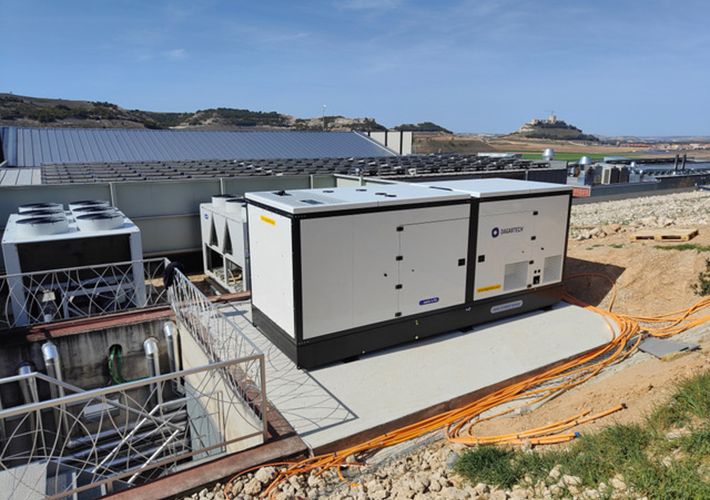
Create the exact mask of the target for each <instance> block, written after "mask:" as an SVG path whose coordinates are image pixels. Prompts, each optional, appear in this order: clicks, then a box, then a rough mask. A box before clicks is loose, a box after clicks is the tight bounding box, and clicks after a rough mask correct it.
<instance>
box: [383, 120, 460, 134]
mask: <svg viewBox="0 0 710 500" xmlns="http://www.w3.org/2000/svg"><path fill="white" fill-rule="evenodd" d="M394 129H395V130H398V131H400V132H409V131H411V132H444V133H446V134H453V132H451V130H447V129H445V128H444V127H442V126H440V125H437V124H436V123H432V122H422V123H418V124H416V125H414V124H412V123H405V124H402V125H397V126H396V127H394Z"/></svg>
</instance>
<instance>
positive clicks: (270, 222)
mask: <svg viewBox="0 0 710 500" xmlns="http://www.w3.org/2000/svg"><path fill="white" fill-rule="evenodd" d="M261 220H263V221H264V222H266V223H267V224H271V225H272V226H275V225H276V221H275V220H274V219H269V218H268V217H267V216H265V215H262V216H261Z"/></svg>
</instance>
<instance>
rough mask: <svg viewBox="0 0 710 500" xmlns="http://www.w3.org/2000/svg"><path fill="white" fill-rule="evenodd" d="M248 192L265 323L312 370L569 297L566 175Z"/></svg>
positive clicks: (259, 322) (259, 311)
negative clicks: (564, 282) (562, 182)
mask: <svg viewBox="0 0 710 500" xmlns="http://www.w3.org/2000/svg"><path fill="white" fill-rule="evenodd" d="M477 183H483V184H477ZM510 183H513V184H510ZM479 188H480V189H479ZM477 189H479V190H478V191H477ZM246 199H247V202H248V220H249V224H248V228H249V229H248V230H249V242H250V262H251V273H252V274H251V280H252V316H253V322H254V324H255V325H256V326H257V327H258V328H260V329H261V330H262V331H263V332H264V333H265V334H266V335H267V337H269V338H270V339H271V341H272V342H274V344H276V345H277V346H278V347H279V348H280V349H281V350H283V351H284V352H285V353H286V354H287V355H288V356H289V357H291V359H293V360H294V362H296V363H297V365H298V366H300V367H303V368H313V367H316V366H320V365H323V364H326V363H330V362H333V361H337V360H343V359H348V358H352V357H354V356H357V355H360V354H363V353H366V352H371V351H374V350H377V349H382V348H385V347H391V346H394V345H398V344H401V343H404V342H409V341H412V340H417V339H422V338H425V337H429V336H431V335H436V334H439V333H444V332H449V331H452V330H456V329H460V328H463V327H468V326H471V325H474V324H476V323H481V322H483V321H488V320H491V319H497V318H499V317H504V316H507V315H510V314H514V313H518V312H523V311H528V310H531V309H533V308H539V307H545V306H548V305H552V304H554V303H556V302H557V301H559V299H560V297H561V286H560V281H561V277H562V265H563V263H564V249H565V247H566V238H567V224H568V215H569V205H570V199H571V190H570V189H569V188H566V187H565V186H558V185H554V184H542V183H532V182H525V181H507V180H495V183H493V184H492V183H491V181H452V182H446V183H441V184H440V185H439V184H436V185H430V186H423V185H411V184H393V185H385V186H374V187H372V186H370V187H344V188H332V189H311V190H293V191H279V192H259V193H247V195H246ZM521 227H522V229H519V228H521ZM521 263H524V264H525V266H524V269H523V265H522V264H521ZM557 265H558V266H557ZM556 266H557V267H556ZM548 267H549V269H548ZM509 275H510V277H509Z"/></svg>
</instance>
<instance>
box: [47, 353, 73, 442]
mask: <svg viewBox="0 0 710 500" xmlns="http://www.w3.org/2000/svg"><path fill="white" fill-rule="evenodd" d="M42 358H43V359H44V366H45V368H46V369H47V375H49V376H50V377H52V378H53V379H57V380H59V381H60V382H62V381H63V377H62V365H61V363H60V361H59V351H58V350H57V346H56V345H54V343H52V342H51V341H49V342H45V343H44V344H43V345H42ZM49 393H50V395H51V397H52V399H59V398H63V397H64V396H65V395H66V394H65V392H64V387H62V386H61V385H57V384H49ZM53 413H54V423H55V425H56V427H57V432H59V430H60V429H61V430H62V431H63V432H64V436H65V437H69V421H68V420H67V409H66V406H65V405H60V406H59V407H58V408H55V409H54V412H53Z"/></svg>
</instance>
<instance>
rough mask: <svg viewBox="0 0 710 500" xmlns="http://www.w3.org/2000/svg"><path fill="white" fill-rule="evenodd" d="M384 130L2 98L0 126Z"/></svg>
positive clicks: (343, 122)
mask: <svg viewBox="0 0 710 500" xmlns="http://www.w3.org/2000/svg"><path fill="white" fill-rule="evenodd" d="M324 121H325V126H326V129H327V130H332V131H349V130H363V131H376V130H386V128H385V127H384V126H382V125H380V124H379V123H377V122H376V121H375V120H374V119H372V118H346V117H343V116H326V117H325V118H324V117H322V116H319V117H315V118H296V117H294V116H290V115H284V114H280V113H277V112H275V111H271V112H263V111H250V110H247V109H233V108H215V109H206V110H198V111H195V112H194V113H193V112H185V113H161V112H153V111H141V110H137V109H136V110H128V109H124V108H121V107H120V106H118V105H116V104H111V103H108V102H92V101H69V100H64V99H46V98H40V97H27V96H19V95H14V94H0V126H3V125H4V126H18V127H65V128H70V127H71V128H143V129H145V128H148V129H166V128H173V129H180V128H183V129H204V130H323V122H324Z"/></svg>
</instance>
